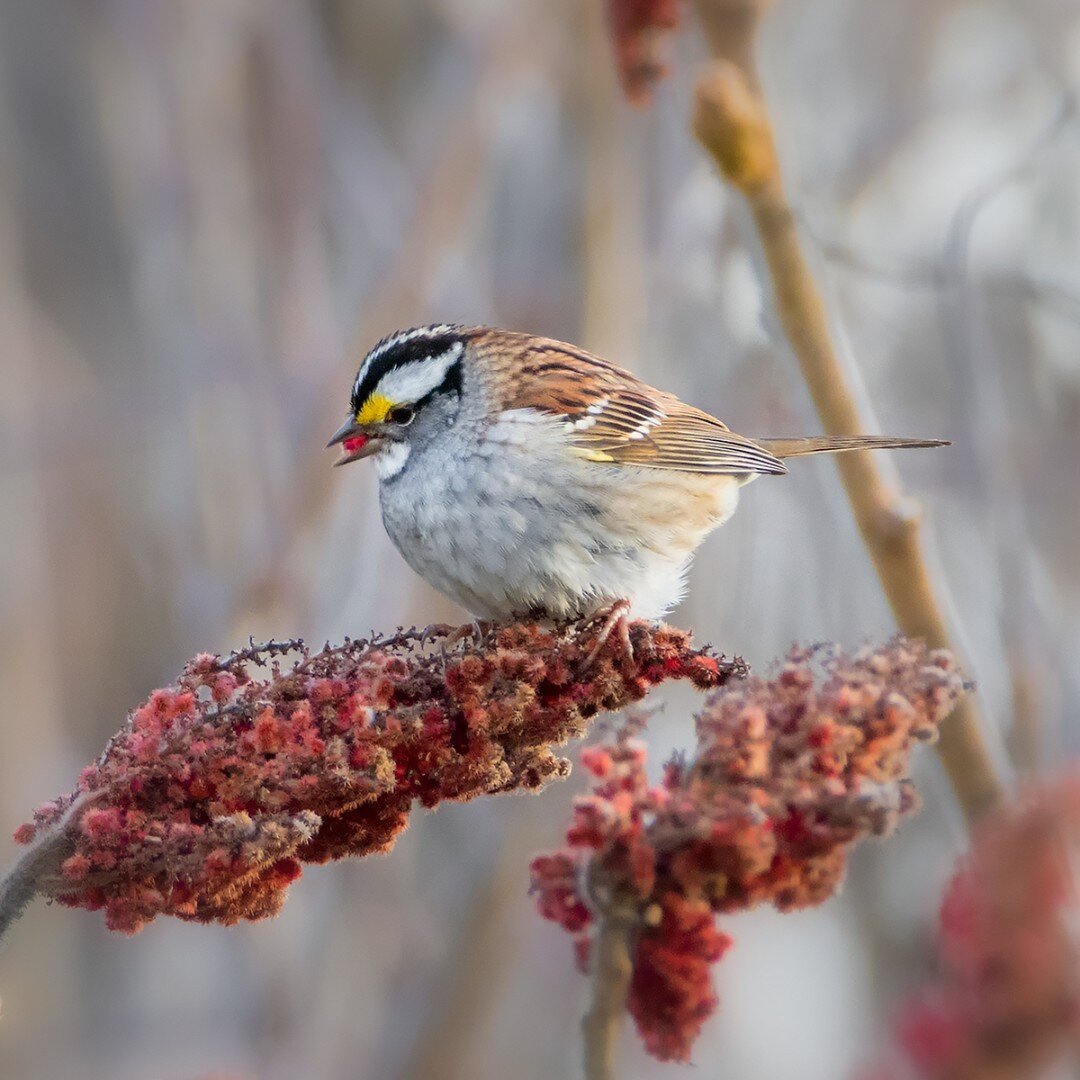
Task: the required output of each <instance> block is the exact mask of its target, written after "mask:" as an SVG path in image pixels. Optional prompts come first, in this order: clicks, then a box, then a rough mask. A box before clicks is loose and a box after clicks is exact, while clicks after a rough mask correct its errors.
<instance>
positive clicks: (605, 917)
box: [581, 892, 641, 1080]
mask: <svg viewBox="0 0 1080 1080" xmlns="http://www.w3.org/2000/svg"><path fill="white" fill-rule="evenodd" d="M640 921H641V919H640V911H639V909H638V904H637V901H636V899H635V897H633V896H632V895H629V894H627V895H623V894H622V893H621V892H616V893H614V894H613V895H611V896H610V897H608V898H605V900H604V903H603V905H602V907H601V909H600V913H599V915H598V925H597V930H596V936H595V938H594V939H593V941H592V945H591V947H590V950H589V951H590V964H589V968H590V976H591V986H590V991H589V1011H588V1012H587V1013H586V1014H585V1016H584V1017H583V1018H582V1021H581V1031H582V1034H583V1035H584V1038H585V1046H584V1050H585V1080H614V1077H615V1048H616V1044H617V1042H618V1037H619V1032H620V1031H621V1030H622V1024H623V1018H624V1017H625V1016H626V999H627V996H628V994H629V992H630V978H631V976H632V975H633V974H634V936H635V934H636V932H637V927H638V925H639V924H640Z"/></svg>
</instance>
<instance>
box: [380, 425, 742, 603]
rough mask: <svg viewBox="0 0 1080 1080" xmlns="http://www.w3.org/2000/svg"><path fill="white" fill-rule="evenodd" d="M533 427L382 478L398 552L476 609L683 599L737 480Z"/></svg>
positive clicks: (510, 429)
mask: <svg viewBox="0 0 1080 1080" xmlns="http://www.w3.org/2000/svg"><path fill="white" fill-rule="evenodd" d="M538 426H539V425H536V424H531V425H529V430H528V431H527V432H526V433H525V434H526V435H527V437H523V433H522V431H520V430H515V427H514V426H508V425H499V428H504V427H505V428H507V430H505V431H499V430H497V431H496V438H494V439H489V440H488V441H486V442H485V443H483V444H482V445H481V446H480V447H479V449H478V448H477V447H476V446H475V445H474V446H473V447H472V448H471V450H470V451H469V452H467V453H461V454H454V453H449V454H444V455H443V456H441V457H439V458H433V457H432V455H430V454H429V455H427V456H426V457H425V459H424V460H423V462H421V461H420V460H419V459H418V460H416V461H410V462H409V465H408V467H407V468H405V469H404V470H403V471H402V473H401V474H400V475H398V476H397V477H396V478H394V479H393V480H391V481H389V482H384V483H383V484H382V485H381V488H380V497H381V503H382V512H383V521H384V523H385V525H386V530H387V532H388V533H389V535H390V537H391V539H392V540H393V541H394V543H395V545H396V546H397V548H398V550H399V551H400V552H401V554H402V555H403V557H404V558H405V561H406V562H407V563H408V564H409V565H410V566H411V567H412V568H413V570H415V571H416V572H417V573H418V574H419V575H420V576H421V577H423V578H424V579H425V580H426V581H428V582H429V583H430V584H431V585H433V586H434V587H435V588H436V589H438V590H439V591H440V592H442V593H444V594H445V595H446V596H449V597H450V598H451V599H453V600H455V601H456V602H458V603H460V604H461V605H462V606H463V607H465V608H466V609H468V610H469V611H470V612H472V613H473V614H474V615H476V616H478V617H480V618H485V619H507V618H510V617H511V616H515V615H526V614H529V613H540V612H542V613H544V614H546V615H548V616H550V617H552V618H556V619H566V618H574V617H578V616H582V615H586V614H590V613H592V612H594V611H596V610H598V609H601V608H604V607H606V606H608V605H610V604H612V603H614V602H615V601H617V600H629V601H630V604H631V614H632V615H633V616H634V617H638V618H658V617H660V616H661V615H663V614H664V613H665V612H666V611H668V610H669V609H670V608H671V607H673V606H674V605H675V604H676V603H678V601H679V600H680V599H681V597H682V594H683V591H684V581H685V575H686V571H687V568H688V567H689V564H690V559H691V557H692V555H693V552H694V550H695V549H696V548H697V546H698V545H699V544H700V543H701V541H702V540H703V539H704V537H705V536H706V535H707V534H708V533H709V532H710V531H711V530H712V529H713V528H715V527H716V526H717V525H720V524H721V523H722V522H723V521H725V520H726V519H727V518H728V517H729V516H730V515H731V513H732V512H733V511H734V509H735V505H736V502H737V499H738V482H737V481H736V480H734V479H733V478H731V477H717V476H703V475H697V474H691V473H678V472H673V471H670V470H655V469H638V468H632V467H626V466H611V465H601V464H596V463H593V462H588V461H584V460H579V459H575V458H568V456H567V453H566V450H565V447H564V445H563V444H562V433H561V429H560V428H555V427H554V426H553V427H552V429H550V430H549V429H547V428H545V429H544V430H542V431H541V430H537V429H538ZM520 427H521V425H518V428H520ZM420 464H422V465H423V467H422V468H416V467H415V466H417V465H420Z"/></svg>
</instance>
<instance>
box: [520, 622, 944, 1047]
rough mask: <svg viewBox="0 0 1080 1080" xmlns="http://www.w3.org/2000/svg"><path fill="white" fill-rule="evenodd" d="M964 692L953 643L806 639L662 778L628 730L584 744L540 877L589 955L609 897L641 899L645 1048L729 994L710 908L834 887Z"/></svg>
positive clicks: (672, 1039)
mask: <svg viewBox="0 0 1080 1080" xmlns="http://www.w3.org/2000/svg"><path fill="white" fill-rule="evenodd" d="M963 690H964V682H963V679H962V678H961V676H960V675H959V673H958V672H957V670H956V668H955V666H954V664H953V662H952V659H951V658H950V657H949V656H948V655H947V654H945V653H942V652H929V651H927V649H926V648H925V647H923V646H921V645H919V644H916V643H913V642H908V641H904V640H896V641H894V642H892V643H890V644H889V645H887V646H885V647H883V648H880V649H877V650H870V649H864V650H862V651H860V652H857V653H854V654H852V655H849V654H845V653H842V652H840V651H838V650H829V649H824V648H818V649H813V650H794V651H792V653H790V654H789V656H788V658H787V661H786V662H785V663H784V665H783V666H782V668H781V669H780V671H779V672H778V673H777V674H776V675H775V677H773V678H771V679H760V678H750V679H746V680H740V681H738V682H734V683H732V684H730V685H729V686H727V687H725V688H723V689H721V690H718V691H716V692H714V693H713V694H711V695H710V697H709V700H708V701H707V703H706V706H705V708H704V709H703V711H702V712H701V713H700V715H699V716H698V718H697V747H696V750H695V752H694V755H693V757H692V758H690V759H689V760H688V761H680V760H675V761H673V762H671V763H670V764H669V765H668V767H667V769H666V771H665V774H664V777H663V780H662V782H661V783H659V784H657V785H650V783H649V781H648V778H647V776H646V773H645V749H644V747H643V746H642V745H641V744H640V743H638V742H637V741H636V740H635V739H634V738H632V737H631V736H630V735H629V734H627V733H624V734H623V735H622V736H621V737H620V738H619V739H618V740H617V741H616V742H615V743H614V744H612V745H610V746H607V747H603V748H592V749H589V750H587V751H585V752H584V753H583V754H582V762H583V764H584V765H585V766H586V767H587V768H588V769H589V770H590V772H592V774H593V776H594V777H595V782H594V786H593V791H592V794H590V795H588V796H586V797H583V798H581V799H579V800H578V801H577V803H576V805H575V810H574V818H573V821H572V823H571V825H570V828H569V829H568V831H567V834H566V839H567V847H566V848H565V849H564V850H563V851H561V852H558V853H556V854H554V855H546V856H541V857H540V858H538V859H536V860H535V861H534V863H533V887H534V889H535V890H536V892H537V897H538V903H539V908H540V912H541V914H543V915H544V916H545V917H546V918H549V919H552V920H554V921H556V922H558V923H560V924H561V925H562V926H563V927H564V929H566V930H567V931H568V932H570V933H571V934H573V935H575V937H576V939H577V946H578V954H579V956H586V955H587V952H588V942H589V935H590V931H591V929H592V926H591V924H592V923H593V921H594V920H595V918H596V916H597V914H599V915H600V917H601V918H602V917H603V911H604V908H605V905H606V903H607V900H608V898H610V897H612V896H618V897H619V899H620V902H621V903H625V901H626V898H627V897H628V896H631V897H636V899H637V907H638V912H639V928H638V934H637V941H636V949H635V962H634V970H633V976H632V979H631V984H630V991H629V1001H628V1008H629V1011H630V1013H631V1014H632V1015H633V1017H634V1019H635V1021H636V1022H637V1027H638V1031H639V1032H640V1034H641V1036H642V1038H643V1039H644V1041H645V1045H646V1047H647V1049H648V1050H649V1052H650V1053H652V1054H653V1055H654V1056H656V1057H658V1058H661V1059H664V1060H679V1061H685V1060H687V1059H688V1058H689V1056H690V1051H691V1048H692V1046H693V1042H694V1039H695V1038H696V1036H697V1034H698V1032H699V1030H700V1029H701V1025H702V1023H703V1022H704V1021H705V1019H706V1018H707V1017H708V1016H709V1015H710V1014H711V1013H712V1012H713V1010H714V1009H715V1007H716V998H715V995H714V993H713V990H712V986H711V983H710V978H709V969H710V966H711V965H712V964H713V963H715V962H716V961H717V960H718V959H719V958H720V957H721V956H722V955H723V953H724V951H725V949H726V948H727V946H728V944H729V941H728V939H727V937H726V936H725V935H724V934H722V933H720V932H719V931H718V930H717V929H716V927H715V925H714V915H715V914H716V913H719V912H729V911H740V910H745V909H748V908H751V907H754V906H756V905H758V904H761V903H771V904H773V905H774V906H776V907H777V908H779V909H780V910H782V911H787V910H791V909H794V908H800V907H805V906H808V905H811V904H819V903H821V902H822V901H823V900H825V899H826V898H828V897H829V896H831V895H832V894H833V893H834V892H835V891H836V888H837V886H838V885H839V884H840V881H841V878H842V876H843V872H844V866H845V861H846V857H847V853H848V849H849V848H850V847H851V845H852V844H853V843H854V842H855V841H856V840H858V839H860V838H861V837H864V836H869V835H883V834H885V833H887V832H889V830H890V829H892V827H893V826H894V825H895V823H896V821H897V820H898V818H899V817H900V816H901V815H902V814H905V813H908V812H910V811H911V810H913V809H914V808H915V806H916V802H917V800H916V796H915V793H914V790H913V789H912V786H911V783H910V781H908V780H907V779H906V778H905V776H904V773H905V771H906V769H907V763H908V758H909V755H910V752H911V749H912V747H913V746H914V744H915V743H916V742H923V741H929V740H932V739H933V738H934V737H935V736H936V733H937V725H938V724H939V723H940V721H941V720H942V719H944V717H945V716H946V715H948V713H949V711H950V709H951V708H952V706H953V705H954V704H955V703H956V701H957V700H958V699H959V697H960V695H961V694H962V693H963Z"/></svg>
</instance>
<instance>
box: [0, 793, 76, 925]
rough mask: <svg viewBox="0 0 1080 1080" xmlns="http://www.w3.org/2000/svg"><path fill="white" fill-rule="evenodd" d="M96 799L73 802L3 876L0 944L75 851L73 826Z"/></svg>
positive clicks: (0, 905) (0, 881) (0, 906)
mask: <svg viewBox="0 0 1080 1080" xmlns="http://www.w3.org/2000/svg"><path fill="white" fill-rule="evenodd" d="M94 798H95V796H94V795H93V794H86V795H82V796H80V797H79V798H77V799H75V800H73V801H72V803H71V805H70V806H69V807H68V808H67V810H65V811H64V814H63V815H62V816H61V817H60V818H59V819H58V820H57V821H56V822H54V823H53V824H52V825H51V826H50V827H49V828H48V829H47V830H45V831H43V832H42V833H41V835H40V836H38V837H37V839H36V840H35V841H34V842H33V843H32V844H31V845H30V847H28V848H27V849H26V851H24V852H23V853H22V855H20V856H19V858H18V859H16V860H15V862H14V864H13V865H12V866H11V867H10V868H9V869H8V870H7V872H6V873H5V874H4V875H3V877H0V945H2V944H3V943H4V939H5V938H6V937H7V932H8V931H9V930H10V929H11V927H12V926H13V925H14V924H15V923H16V922H17V921H18V919H19V918H20V917H21V916H22V914H23V912H25V911H26V909H27V908H28V907H29V906H30V903H31V901H33V899H34V898H35V897H36V896H37V895H38V893H39V892H40V890H41V886H42V882H43V881H44V879H45V878H46V877H49V876H52V875H55V874H57V873H58V872H59V870H60V864H61V863H62V862H63V861H64V860H65V859H66V858H67V857H68V856H69V855H70V854H71V853H72V851H73V850H74V849H75V838H74V836H73V835H72V832H71V829H70V825H71V823H72V821H73V820H74V819H75V818H76V817H77V816H78V815H79V814H80V813H82V811H83V810H85V809H86V807H87V806H88V805H89V804H90V803H91V802H93V801H94Z"/></svg>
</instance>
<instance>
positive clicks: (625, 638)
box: [585, 600, 634, 668]
mask: <svg viewBox="0 0 1080 1080" xmlns="http://www.w3.org/2000/svg"><path fill="white" fill-rule="evenodd" d="M601 619H603V620H604V623H603V626H601V627H600V633H599V634H597V636H596V644H595V645H593V647H592V649H591V651H590V652H589V655H588V656H587V657H586V659H585V667H586V668H590V667H592V665H593V664H594V663H595V662H596V658H597V657H598V656H599V655H600V653H601V652H602V651H603V648H604V646H605V645H606V644H607V643H608V639H609V638H610V637H611V635H612V634H615V635H616V640H617V641H618V642H619V644H620V645H621V646H622V650H623V653H624V655H625V656H626V659H627V660H629V661H630V663H633V662H634V646H633V643H632V642H631V641H630V601H629V600H616V601H615V603H614V604H612V605H611V607H609V608H607V609H605V610H602V611H598V612H597V613H596V614H595V615H594V616H593V619H592V621H594V622H599V621H600V620H601Z"/></svg>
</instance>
